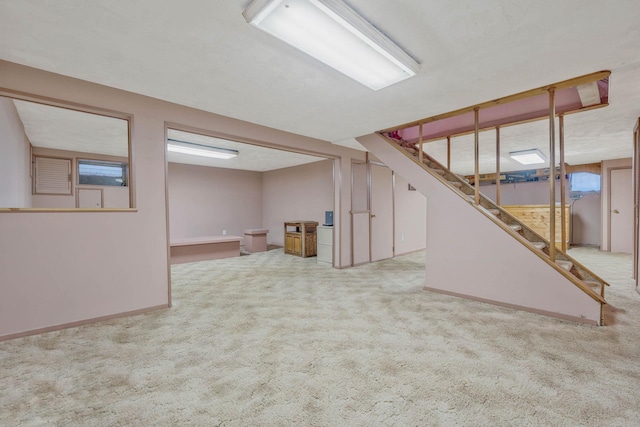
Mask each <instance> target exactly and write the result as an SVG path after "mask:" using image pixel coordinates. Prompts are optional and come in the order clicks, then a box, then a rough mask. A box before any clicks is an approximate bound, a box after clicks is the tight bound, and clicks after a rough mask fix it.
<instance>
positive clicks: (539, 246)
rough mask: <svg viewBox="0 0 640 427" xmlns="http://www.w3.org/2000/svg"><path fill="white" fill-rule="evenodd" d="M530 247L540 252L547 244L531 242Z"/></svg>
mask: <svg viewBox="0 0 640 427" xmlns="http://www.w3.org/2000/svg"><path fill="white" fill-rule="evenodd" d="M531 246H533V247H534V248H536V249H538V250H542V249H544V248H546V247H547V244H546V243H543V242H531Z"/></svg>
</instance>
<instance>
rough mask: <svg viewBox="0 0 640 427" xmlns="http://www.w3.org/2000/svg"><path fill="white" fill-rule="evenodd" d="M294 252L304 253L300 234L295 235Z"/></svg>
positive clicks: (297, 253)
mask: <svg viewBox="0 0 640 427" xmlns="http://www.w3.org/2000/svg"><path fill="white" fill-rule="evenodd" d="M293 253H294V254H296V255H302V238H301V237H300V236H293Z"/></svg>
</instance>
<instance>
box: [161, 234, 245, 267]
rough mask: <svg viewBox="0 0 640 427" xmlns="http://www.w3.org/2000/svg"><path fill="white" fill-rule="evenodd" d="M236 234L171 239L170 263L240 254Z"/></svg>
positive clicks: (238, 240)
mask: <svg viewBox="0 0 640 427" xmlns="http://www.w3.org/2000/svg"><path fill="white" fill-rule="evenodd" d="M241 239H242V238H241V237H238V236H208V237H190V238H186V239H173V240H171V244H170V246H171V264H182V263H185V262H195V261H205V260H209V259H220V258H231V257H236V256H240V240H241Z"/></svg>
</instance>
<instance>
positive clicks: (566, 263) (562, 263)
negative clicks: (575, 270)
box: [556, 260, 573, 271]
mask: <svg viewBox="0 0 640 427" xmlns="http://www.w3.org/2000/svg"><path fill="white" fill-rule="evenodd" d="M556 265H557V266H558V267H560V268H562V269H563V270H567V271H571V268H572V267H573V263H572V262H571V261H562V260H557V261H556Z"/></svg>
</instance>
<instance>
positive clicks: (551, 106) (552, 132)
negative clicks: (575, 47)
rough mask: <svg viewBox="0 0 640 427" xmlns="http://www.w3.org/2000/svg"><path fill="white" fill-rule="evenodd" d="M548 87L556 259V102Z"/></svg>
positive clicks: (552, 231)
mask: <svg viewBox="0 0 640 427" xmlns="http://www.w3.org/2000/svg"><path fill="white" fill-rule="evenodd" d="M555 94H556V91H555V88H553V87H551V88H549V241H550V243H551V244H550V245H549V258H551V262H555V261H556V102H555Z"/></svg>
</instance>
